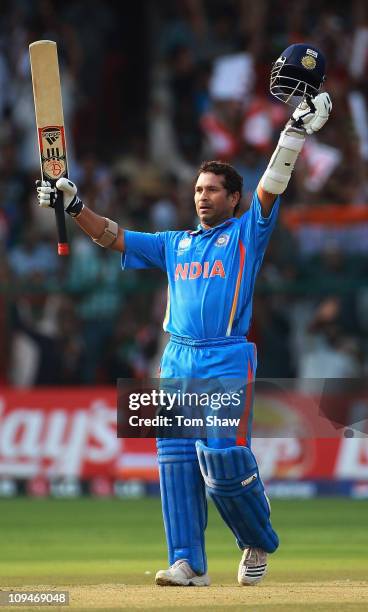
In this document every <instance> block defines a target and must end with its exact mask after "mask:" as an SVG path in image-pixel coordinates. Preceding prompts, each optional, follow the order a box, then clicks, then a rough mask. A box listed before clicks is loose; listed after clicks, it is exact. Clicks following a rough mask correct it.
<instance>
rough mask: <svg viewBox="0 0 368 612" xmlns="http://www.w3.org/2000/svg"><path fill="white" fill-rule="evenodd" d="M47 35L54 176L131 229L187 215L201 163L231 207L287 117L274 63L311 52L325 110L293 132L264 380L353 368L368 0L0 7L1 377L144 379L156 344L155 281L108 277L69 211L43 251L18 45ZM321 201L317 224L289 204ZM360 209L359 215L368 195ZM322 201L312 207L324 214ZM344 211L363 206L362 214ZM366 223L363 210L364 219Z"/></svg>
mask: <svg viewBox="0 0 368 612" xmlns="http://www.w3.org/2000/svg"><path fill="white" fill-rule="evenodd" d="M38 39H49V40H55V41H56V42H57V43H58V50H59V61H60V67H61V77H62V86H63V101H64V114H65V121H66V128H67V145H68V161H69V173H70V177H71V178H72V180H74V181H75V182H76V183H77V185H78V188H79V192H80V196H81V198H82V199H83V201H84V202H85V203H86V204H87V205H88V206H89V207H91V208H92V209H93V210H95V211H96V212H97V213H99V214H103V215H105V216H108V217H111V218H112V219H115V220H116V221H118V223H119V224H120V225H121V226H123V227H127V228H130V229H136V230H143V231H153V232H155V231H165V230H167V229H188V228H192V227H194V226H195V225H196V223H197V220H196V217H195V214H194V206H193V178H194V175H195V172H196V169H197V167H198V166H199V164H200V163H201V161H202V160H203V159H222V160H226V161H229V162H230V163H232V164H234V166H235V167H236V168H237V169H238V171H239V172H240V173H241V174H242V176H243V178H244V185H245V188H244V198H243V202H242V206H243V210H246V208H247V206H248V205H249V202H250V198H251V195H252V192H253V190H254V189H255V187H256V186H257V183H258V181H259V179H260V177H261V175H262V172H263V170H264V169H265V167H266V166H267V163H268V160H269V157H270V155H271V153H272V150H273V148H274V146H275V144H276V142H277V139H278V135H279V132H280V130H281V129H282V126H283V124H284V123H285V122H286V120H287V119H288V117H289V114H290V112H291V111H290V108H288V107H287V106H286V105H283V104H282V103H280V102H278V101H277V100H275V99H274V98H272V96H270V94H269V74H270V68H271V65H272V62H273V61H275V59H277V57H278V56H279V55H280V53H281V51H282V50H283V49H285V48H286V47H287V46H289V45H290V44H292V43H295V42H304V41H305V42H308V43H310V44H312V45H315V46H317V47H318V48H320V49H321V50H322V51H323V53H324V54H325V56H326V60H327V81H326V90H328V92H329V93H330V95H331V98H332V101H333V114H332V117H331V120H330V121H329V123H328V124H327V125H326V126H325V127H324V129H323V130H322V131H321V133H320V134H318V135H317V136H313V137H312V138H310V139H309V140H308V144H307V146H306V147H305V150H304V152H303V155H302V157H301V158H300V159H299V161H298V164H297V168H296V170H295V172H294V176H293V178H292V181H291V183H290V185H289V187H288V190H287V192H286V194H285V196H283V204H282V206H283V211H284V213H285V214H286V216H283V217H282V219H281V220H280V223H279V224H278V227H277V229H276V231H275V233H274V236H273V238H272V241H271V244H270V247H269V249H268V252H267V255H266V258H265V261H264V264H263V267H262V270H261V273H260V277H259V280H258V284H257V290H256V296H255V301H254V314H253V323H252V328H251V330H250V334H249V337H250V339H252V340H254V341H256V343H257V345H258V353H259V367H258V374H259V376H261V377H292V376H295V377H301V378H318V377H319V376H321V374H323V375H324V376H328V377H332V378H350V377H356V376H360V375H363V374H364V373H365V372H366V371H367V365H368V287H367V283H366V281H365V279H366V278H367V272H368V240H367V237H368V221H366V220H365V206H367V204H366V202H367V197H368V174H367V159H368V112H367V102H368V86H367V79H366V74H367V67H368V66H367V64H368V4H367V3H366V2H365V1H364V0H352V2H350V3H349V4H346V3H345V2H342V1H339V0H337V1H336V0H335V1H334V2H331V1H325V2H324V3H323V5H322V4H321V3H320V2H317V0H299V1H298V2H292V1H289V0H272V2H271V1H267V0H257V2H251V1H250V0H227V1H226V0H161V1H160V2H154V0H146V1H145V2H137V3H130V4H129V5H127V4H126V3H120V2H115V1H111V2H104V1H103V0H89V2H88V10H86V3H85V2H84V1H83V0H65V1H64V2H63V3H62V4H60V3H56V2H55V1H54V0H12V1H11V2H10V0H8V1H7V0H2V3H1V13H0V117H1V121H0V249H1V259H0V348H1V351H0V381H1V382H2V383H8V384H13V385H16V386H28V385H42V384H44V385H55V384H73V385H77V384H114V383H115V381H116V379H117V378H118V377H143V376H146V375H155V373H156V371H157V361H158V355H159V353H160V351H161V349H162V346H163V345H164V343H165V341H166V340H165V337H164V336H163V333H162V329H161V322H162V319H163V316H164V311H165V302H166V283H165V277H164V276H163V275H162V274H161V273H160V272H152V271H150V272H143V271H142V272H124V273H122V272H121V269H120V261H119V256H118V255H117V254H116V253H112V252H109V251H107V250H104V249H101V248H98V247H96V246H95V245H93V244H92V243H91V241H90V240H88V239H87V238H86V237H85V236H84V235H83V234H82V233H81V232H80V230H78V228H76V227H75V226H74V224H73V222H72V221H71V220H68V232H69V235H70V241H71V256H70V257H69V258H60V257H58V256H57V254H56V235H55V218H54V214H53V211H49V210H40V209H39V208H38V207H37V204H36V198H35V190H34V181H35V179H37V178H38V177H39V162H38V150H37V142H36V131H35V120H34V110H33V99H32V86H31V75H30V66H29V56H28V45H29V43H30V42H33V41H34V40H38ZM331 204H333V205H335V207H334V210H336V207H337V208H338V210H340V209H341V210H344V211H345V212H346V213H347V214H346V216H345V217H344V218H345V223H340V224H339V226H338V227H337V228H336V227H335V225H334V218H331V219H328V218H327V220H326V219H324V220H323V219H322V220H320V222H318V223H315V224H314V225H313V226H308V227H306V226H304V225H303V224H302V225H298V226H297V228H296V227H295V226H293V225H292V224H290V223H288V218H289V217H288V216H287V215H288V213H290V212H292V213H293V214H294V213H296V214H299V211H300V210H303V209H304V208H306V207H307V208H308V210H315V211H319V210H320V209H321V207H328V206H329V205H331ZM367 208H368V206H367ZM326 210H327V208H326ZM354 210H355V211H357V210H359V211H360V215H361V217H360V219H361V221H360V223H359V224H358V227H357V225H356V224H355V226H354V224H352V223H351V221H350V219H354V218H356V215H354ZM366 218H367V219H368V215H367V217H366Z"/></svg>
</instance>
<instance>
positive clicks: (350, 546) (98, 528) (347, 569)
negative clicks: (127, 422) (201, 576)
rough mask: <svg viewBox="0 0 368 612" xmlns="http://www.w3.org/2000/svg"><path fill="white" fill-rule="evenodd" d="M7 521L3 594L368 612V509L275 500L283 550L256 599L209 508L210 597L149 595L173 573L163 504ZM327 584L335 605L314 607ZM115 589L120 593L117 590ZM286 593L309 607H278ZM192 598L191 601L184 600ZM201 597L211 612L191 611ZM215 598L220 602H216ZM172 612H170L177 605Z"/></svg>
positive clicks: (23, 510) (14, 508)
mask: <svg viewBox="0 0 368 612" xmlns="http://www.w3.org/2000/svg"><path fill="white" fill-rule="evenodd" d="M0 516H1V520H0V550H1V555H0V587H1V588H4V587H11V588H14V587H23V586H25V585H49V586H50V587H56V586H61V585H63V586H67V587H68V586H71V587H72V586H73V585H74V586H75V588H76V594H78V593H79V595H78V596H76V597H77V598H76V601H80V602H83V601H84V598H86V599H88V588H86V587H84V585H96V589H97V590H96V600H95V605H94V608H95V610H97V609H101V610H108V609H116V608H114V605H111V606H110V607H109V604H108V600H109V601H110V599H109V598H107V599H106V607H103V606H102V607H98V605H100V604H98V601H99V599H98V597H99V596H98V597H97V594H98V593H99V585H101V590H102V593H104V592H105V593H109V592H110V594H111V601H112V602H114V601H115V596H118V595H119V593H120V594H121V592H122V590H124V589H128V590H127V597H128V600H129V598H133V599H132V601H130V603H128V607H127V608H124V607H122V605H121V604H120V606H119V608H120V609H127V610H132V609H136V606H135V603H134V602H136V603H137V606H138V605H139V607H140V609H141V610H142V609H143V610H150V609H158V607H157V606H156V603H157V601H159V599H162V596H163V595H162V593H168V591H171V594H170V597H173V596H174V592H178V591H179V592H180V595H178V597H177V598H176V599H175V601H176V602H178V603H177V604H175V606H174V608H175V607H177V606H179V603H180V601H181V602H182V605H180V606H179V607H181V609H183V610H184V609H186V606H187V609H191V610H195V609H198V610H199V609H200V610H202V612H203V610H206V609H213V608H214V609H215V610H216V609H218V610H220V609H222V608H221V606H224V605H226V608H230V609H231V610H236V609H237V607H236V606H238V605H239V606H240V607H239V610H240V609H241V605H242V606H243V607H242V609H244V605H243V604H241V602H239V601H238V599H239V597H240V595H239V593H240V592H241V593H245V592H247V593H249V592H252V593H253V594H254V593H256V592H257V589H258V593H260V594H261V593H262V594H263V595H264V596H265V597H266V590H267V588H269V594H270V598H271V599H270V601H268V599H269V598H267V597H266V599H265V601H263V599H264V598H263V596H262V598H259V599H261V601H259V602H257V603H256V604H255V603H253V604H252V610H253V609H259V610H262V609H266V608H267V607H268V609H272V610H289V609H290V610H299V609H300V610H313V611H314V610H334V609H338V608H337V607H336V608H335V605H336V606H337V605H338V603H339V597H340V596H339V589H340V588H341V587H342V588H343V591H341V592H344V593H345V594H346V592H349V591H351V594H352V597H351V601H350V600H349V597H348V598H347V601H346V602H345V604H342V605H341V607H340V609H341V610H350V609H351V610H358V609H360V610H366V609H368V599H364V601H363V600H362V601H360V594H361V593H363V591H364V588H365V584H366V583H365V581H366V579H367V576H368V554H367V550H368V528H367V517H368V502H366V501H352V500H343V499H317V500H303V501H301V500H292V501H286V500H285V501H276V500H275V501H274V502H273V504H272V517H273V524H274V526H275V528H276V529H277V531H278V533H279V535H280V540H281V545H280V549H279V551H278V552H277V553H276V554H275V555H272V556H271V557H270V570H269V577H268V578H267V579H266V580H265V582H264V583H263V584H262V587H261V586H260V587H256V588H253V589H241V588H240V587H236V586H235V585H236V572H237V565H238V562H239V558H240V554H239V551H238V550H237V548H236V546H235V544H234V539H233V537H232V534H231V533H230V532H229V530H228V529H227V528H226V527H225V525H224V524H223V523H222V521H221V519H220V517H219V516H218V514H217V512H216V510H215V509H214V507H213V505H212V504H210V508H209V526H208V529H207V532H206V533H207V553H208V559H209V572H210V575H211V578H212V583H213V585H214V586H213V587H211V588H210V589H159V588H157V587H152V583H153V578H154V574H155V572H156V571H157V569H161V568H165V567H166V565H167V561H166V546H165V541H164V534H163V527H162V521H161V509H160V502H159V500H158V499H143V500H117V499H108V500H94V499H76V500H52V499H50V500H37V499H30V498H24V499H23V498H19V499H13V500H1V502H0ZM358 581H361V584H360V585H359V584H355V583H357V582H358ZM321 583H323V584H324V585H325V586H324V587H322V588H326V585H330V586H331V588H332V591H333V592H334V593H335V591H336V595H334V596H333V597H332V599H331V601H330V602H329V603H328V602H324V601H323V599H322V601H321V602H319V600H318V598H317V600H316V601H314V602H313V597H312V598H311V600H310V601H308V593H311V592H312V593H313V585H314V584H315V585H316V587H318V585H319V584H321ZM114 585H119V590H117V589H116V588H114ZM134 585H136V586H134ZM221 585H222V590H220V591H219V590H218V588H217V587H221ZM283 585H285V589H286V590H285V593H286V592H287V591H288V590H289V591H290V593H291V594H292V593H293V588H294V587H293V585H295V589H296V591H295V593H296V594H297V593H301V594H303V593H304V592H305V601H303V597H302V595H301V596H300V597H301V598H299V602H298V606H297V607H296V605H295V603H294V604H293V603H292V601H291V602H289V600H288V597H287V596H286V595H285V601H281V603H280V602H279V599H280V597H281V599H282V597H283V588H284V587H283ZM310 585H311V586H310ZM79 587H81V589H79ZM280 587H281V589H280ZM355 587H356V588H355ZM84 588H86V590H85V591H84V590H83V589H84ZM145 588H146V591H144V589H145ZM78 589H79V590H78ZM142 589H143V591H142ZM298 589H299V590H298ZM311 589H312V591H311ZM334 589H335V590H334ZM362 589H363V590H362ZM189 591H190V592H191V594H188V595H183V593H184V592H185V593H189ZM204 591H205V592H206V593H207V595H206V598H207V599H206V601H207V604H208V602H209V600H210V599H211V597H212V598H213V601H212V604H211V606H210V607H208V608H207V607H206V606H205V603H206V602H205V601H204V602H202V603H201V601H200V600H198V598H197V599H196V601H189V599H190V598H192V596H193V595H194V593H195V592H197V593H198V592H200V593H201V596H202V593H203V595H204ZM332 591H331V592H332ZM158 593H159V599H157V596H158ZM215 593H219V595H218V596H216V597H215ZM132 594H134V596H133V595H132ZM210 594H212V595H210ZM253 594H252V595H251V597H252V599H253V597H254V595H253ZM241 596H242V597H243V595H241ZM244 596H245V595H244ZM316 596H317V595H316ZM78 597H79V600H78ZM142 597H143V599H142ZM164 597H166V595H164ZM247 597H249V595H247ZM291 597H292V595H291ZM318 597H319V595H318ZM326 597H327V595H326ZM102 598H103V595H102ZM188 598H189V599H188ZM218 598H220V599H218ZM224 598H225V600H226V601H224ZM186 599H188V601H186ZM146 600H147V601H146ZM156 600H157V601H156ZM335 600H336V601H335ZM110 603H111V602H110ZM164 604H165V601H161V603H160V606H159V608H160V611H161V612H162V611H163V610H164V609H165V605H164ZM80 605H81V604H80ZM324 605H326V606H327V607H323V606H324ZM196 606H199V607H196ZM216 606H219V607H216ZM269 606H271V608H270V607H269ZM279 606H281V607H279ZM320 606H322V607H320ZM87 607H90V606H88V605H87V603H86V608H85V607H83V605H82V606H81V607H79V608H78V609H81V610H82V609H87ZM92 607H93V606H92ZM3 609H4V608H3ZM22 609H23V610H24V609H25V608H24V607H23V608H22ZM33 609H35V608H33ZM168 609H173V603H172V602H170V605H169V606H168ZM223 609H225V608H223Z"/></svg>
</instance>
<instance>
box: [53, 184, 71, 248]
mask: <svg viewBox="0 0 368 612" xmlns="http://www.w3.org/2000/svg"><path fill="white" fill-rule="evenodd" d="M55 217H56V228H57V234H58V255H69V243H68V237H67V234H66V225H65V213H64V203H63V194H62V193H60V192H59V191H58V190H56V200H55Z"/></svg>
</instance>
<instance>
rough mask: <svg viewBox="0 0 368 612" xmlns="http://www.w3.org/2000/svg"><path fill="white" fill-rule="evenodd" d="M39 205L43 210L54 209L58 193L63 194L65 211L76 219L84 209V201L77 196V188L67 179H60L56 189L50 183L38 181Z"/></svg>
mask: <svg viewBox="0 0 368 612" xmlns="http://www.w3.org/2000/svg"><path fill="white" fill-rule="evenodd" d="M36 188H37V199H38V205H39V206H41V207H42V208H50V207H51V208H54V207H55V201H56V196H57V192H58V191H62V192H63V195H64V197H63V202H64V210H65V212H67V213H68V215H71V216H72V217H76V216H77V215H79V213H80V212H81V210H82V208H83V203H82V200H81V199H80V198H79V197H78V196H77V186H76V185H75V184H74V183H72V181H69V179H66V178H60V179H59V180H58V181H57V182H56V185H55V187H52V186H51V183H49V181H36Z"/></svg>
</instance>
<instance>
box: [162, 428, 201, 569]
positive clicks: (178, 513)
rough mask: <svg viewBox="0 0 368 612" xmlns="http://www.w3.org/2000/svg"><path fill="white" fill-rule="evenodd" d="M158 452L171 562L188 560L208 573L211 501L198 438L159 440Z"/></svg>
mask: <svg viewBox="0 0 368 612" xmlns="http://www.w3.org/2000/svg"><path fill="white" fill-rule="evenodd" d="M157 454H158V463H159V472H160V487H161V501H162V513H163V517H164V525H165V532H166V540H167V545H168V551H169V564H170V565H172V564H173V563H175V561H178V560H179V559H186V560H187V561H188V563H189V565H190V566H191V568H192V569H193V570H194V571H195V572H197V573H200V574H204V573H206V571H207V559H206V553H205V544H204V531H205V529H206V526H207V500H206V492H205V485H204V481H203V478H202V475H201V471H200V469H199V464H198V458H197V453H196V448H195V440H189V439H187V440H186V439H182V440H176V439H172V440H166V439H158V440H157Z"/></svg>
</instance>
